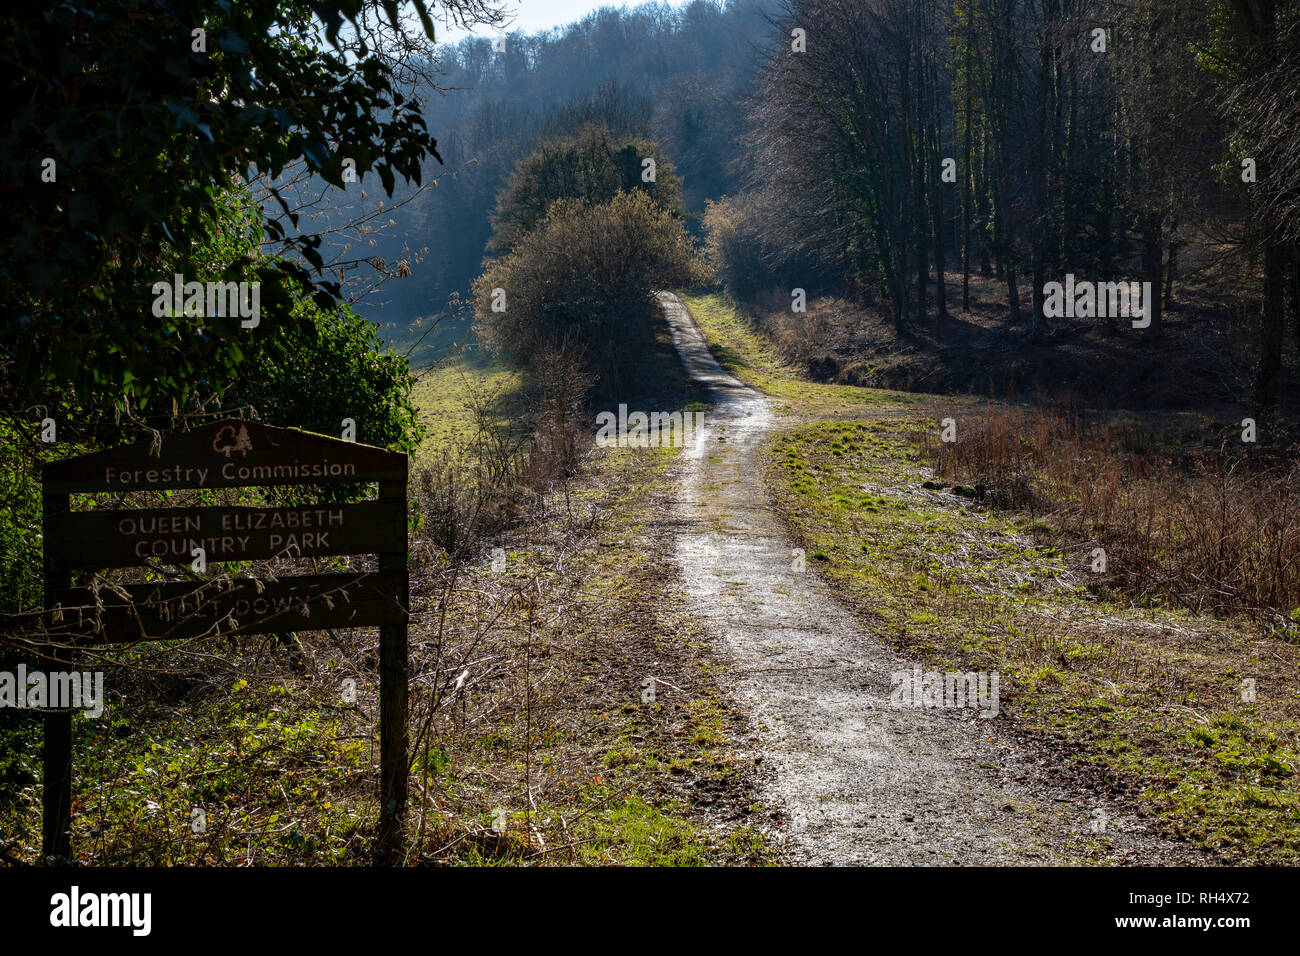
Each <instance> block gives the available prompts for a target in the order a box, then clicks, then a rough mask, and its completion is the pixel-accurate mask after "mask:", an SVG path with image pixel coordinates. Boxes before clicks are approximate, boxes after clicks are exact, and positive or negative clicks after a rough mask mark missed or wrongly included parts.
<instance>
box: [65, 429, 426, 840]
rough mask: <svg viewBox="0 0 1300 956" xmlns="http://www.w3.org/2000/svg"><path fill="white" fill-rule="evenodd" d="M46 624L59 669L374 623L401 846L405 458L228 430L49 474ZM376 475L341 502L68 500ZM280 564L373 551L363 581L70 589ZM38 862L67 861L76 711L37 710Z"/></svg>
mask: <svg viewBox="0 0 1300 956" xmlns="http://www.w3.org/2000/svg"><path fill="white" fill-rule="evenodd" d="M42 482H43V505H44V508H43V521H42V527H43V533H44V550H45V608H46V627H47V628H48V629H49V631H50V632H51V634H52V635H54V636H55V638H56V641H55V644H54V648H55V649H54V651H53V653H52V654H51V656H52V657H54V658H55V659H56V660H66V659H67V658H68V655H69V653H70V651H71V649H72V648H73V647H75V646H77V645H84V644H109V643H131V642H135V641H149V640H178V639H183V638H193V637H201V636H210V635H226V636H230V635H238V634H265V633H276V632H282V631H314V630H322V629H325V628H336V627H366V626H373V625H378V626H379V728H380V749H379V754H380V757H379V763H380V767H379V794H380V797H379V799H380V827H379V839H378V845H377V847H376V851H377V857H378V858H379V859H380V860H381V861H383V862H394V861H395V860H396V859H397V858H398V857H399V856H400V854H401V852H402V850H403V849H404V820H405V814H406V799H407V767H408V765H407V757H406V751H407V654H408V651H407V616H408V613H409V611H410V601H409V592H408V569H407V534H406V530H407V514H406V483H407V457H406V455H403V454H398V453H394V452H389V451H384V450H383V449H381V448H374V447H371V446H369V445H358V444H356V443H354V442H347V441H342V440H341V439H337V438H330V437H327V436H325V435H316V434H312V433H310V432H302V431H296V430H293V429H286V428H273V427H271V426H268V425H262V424H260V423H257V422H242V421H224V422H218V423H216V424H214V425H208V426H205V427H203V428H199V429H195V430H194V431H189V432H182V433H179V434H175V435H171V436H167V437H165V438H164V439H163V441H162V442H161V444H155V443H151V442H148V441H145V442H141V443H139V444H135V445H129V446H126V447H124V448H118V449H112V450H110V451H104V452H97V453H95V454H92V455H83V456H81V457H80V458H71V459H68V460H66V461H60V462H55V463H53V464H50V465H46V466H45V468H44V470H43V475H42ZM372 482H377V483H378V485H379V498H378V500H375V501H363V502H358V503H351V504H343V505H329V504H320V505H304V506H296V507H267V508H261V507H213V508H159V509H150V510H122V511H98V510H96V511H80V512H78V511H73V510H72V509H71V495H73V494H75V493H95V492H97V493H122V492H128V491H155V490H165V489H196V488H243V487H258V486H270V485H325V484H340V483H349V484H365V483H372ZM196 553H201V554H202V556H203V558H204V560H205V562H214V561H215V562H221V561H253V560H265V559H268V558H277V557H292V558H299V557H315V556H323V555H354V554H375V555H377V556H378V568H377V570H376V571H373V572H364V573H362V572H355V573H342V574H311V575H297V576H286V577H279V578H276V579H275V580H261V579H257V578H239V579H235V580H217V579H214V580H194V581H180V582H155V583H149V584H135V585H129V586H127V587H125V588H122V589H121V590H122V591H124V592H125V595H126V596H125V597H123V596H122V595H120V594H118V593H116V592H115V591H110V590H108V589H107V588H104V589H99V590H98V591H96V590H92V589H91V588H89V587H85V586H81V587H73V586H72V574H73V572H77V571H81V572H86V571H97V570H103V569H105V568H123V567H133V566H143V565H146V564H148V563H151V562H152V563H157V564H162V565H174V566H183V567H186V568H188V567H190V566H191V563H192V562H193V560H194V557H195V555H196ZM43 774H44V784H45V786H44V791H45V792H44V820H43V822H42V853H43V854H44V855H45V856H53V857H56V858H58V859H61V860H70V859H71V857H72V851H71V838H70V831H71V822H72V818H71V809H72V713H71V711H54V712H51V713H49V714H47V715H46V717H45V748H44V754H43Z"/></svg>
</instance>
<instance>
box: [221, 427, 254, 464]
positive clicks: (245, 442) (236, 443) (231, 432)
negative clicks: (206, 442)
mask: <svg viewBox="0 0 1300 956" xmlns="http://www.w3.org/2000/svg"><path fill="white" fill-rule="evenodd" d="M227 436H228V437H227ZM252 447H253V442H252V439H250V438H249V437H248V428H247V427H246V426H244V425H240V426H239V432H238V433H236V432H235V426H234V425H227V426H225V427H224V428H222V429H221V430H220V431H219V432H217V436H216V437H215V438H213V439H212V450H213V451H215V452H222V453H224V454H225V456H226V457H227V458H229V457H230V453H231V452H232V451H237V452H240V453H242V454H243V456H244V457H245V458H247V457H248V452H249V449H251V448H252Z"/></svg>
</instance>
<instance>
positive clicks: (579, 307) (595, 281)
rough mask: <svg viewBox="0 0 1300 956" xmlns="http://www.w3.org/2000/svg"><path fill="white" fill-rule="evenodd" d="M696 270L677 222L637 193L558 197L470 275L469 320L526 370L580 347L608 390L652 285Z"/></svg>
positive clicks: (674, 281) (626, 362)
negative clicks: (598, 200) (505, 250)
mask: <svg viewBox="0 0 1300 956" xmlns="http://www.w3.org/2000/svg"><path fill="white" fill-rule="evenodd" d="M703 279H704V273H703V270H702V268H701V266H700V264H699V262H698V260H697V259H696V256H695V252H694V249H693V248H692V246H691V243H690V240H689V239H688V238H687V236H686V232H685V230H684V229H683V227H682V224H681V222H680V221H679V220H677V219H676V218H675V217H674V216H673V215H672V214H671V213H670V212H668V211H667V210H665V209H663V208H662V207H660V206H657V205H656V204H655V203H654V202H653V201H652V200H651V199H650V198H649V197H648V196H646V195H645V194H644V193H642V192H639V191H638V192H632V193H626V192H623V193H618V194H617V195H616V196H615V197H614V198H613V199H612V200H611V201H610V202H608V203H602V204H591V203H587V202H584V201H581V200H577V201H575V200H561V201H559V202H556V203H554V204H553V205H552V206H551V211H550V213H549V214H548V215H547V217H546V219H545V220H544V221H543V222H542V223H541V225H539V226H538V228H537V229H536V230H534V231H533V232H531V233H529V234H528V235H527V236H525V237H524V238H523V239H521V240H520V242H519V243H518V245H517V246H516V247H515V249H514V250H513V251H512V252H510V253H509V254H508V255H506V256H503V257H501V258H499V259H496V260H492V261H490V262H489V263H488V265H487V268H486V270H485V271H484V273H483V275H482V276H480V277H479V279H478V280H477V281H476V282H475V283H474V311H475V318H476V325H475V329H476V331H477V333H478V335H479V336H480V340H481V341H483V342H484V343H486V344H487V345H488V346H489V347H490V348H492V349H493V350H494V351H495V352H497V353H498V354H500V355H504V356H506V357H508V358H509V359H510V360H511V361H512V362H514V363H515V364H516V365H518V366H521V367H524V368H529V369H532V370H534V371H536V370H537V369H539V368H541V367H543V366H544V365H545V363H546V362H547V361H548V360H549V357H550V356H552V355H554V354H556V353H557V352H558V351H559V350H560V349H561V348H563V347H566V344H567V345H576V346H580V347H581V349H582V350H583V352H584V353H585V356H586V362H587V367H588V368H589V369H590V371H591V372H592V373H594V374H595V375H596V376H597V377H598V380H599V383H600V386H601V387H603V388H607V389H616V388H618V387H619V386H620V385H621V384H622V383H623V382H625V381H626V380H627V379H628V378H629V377H630V375H631V374H632V372H633V370H634V369H635V367H636V361H637V357H638V354H639V352H640V351H641V350H642V349H643V348H644V347H645V346H646V345H647V344H648V340H649V329H650V326H649V320H650V318H651V317H652V316H653V315H654V314H655V312H654V302H653V293H654V291H655V290H657V289H664V288H670V287H673V286H680V285H692V284H695V283H698V282H700V281H703ZM496 290H500V292H497V291H496ZM501 296H504V302H502V301H501V299H500V297H501ZM494 303H495V304H497V305H498V307H500V306H502V305H503V306H504V308H503V309H502V311H494V310H493V305H494Z"/></svg>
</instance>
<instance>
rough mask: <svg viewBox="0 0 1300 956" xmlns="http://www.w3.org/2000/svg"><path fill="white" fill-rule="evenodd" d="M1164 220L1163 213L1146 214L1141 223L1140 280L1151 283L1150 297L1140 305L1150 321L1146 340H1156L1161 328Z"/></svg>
mask: <svg viewBox="0 0 1300 956" xmlns="http://www.w3.org/2000/svg"><path fill="white" fill-rule="evenodd" d="M1164 218H1165V217H1164V214H1163V213H1155V212H1153V213H1147V214H1146V216H1144V217H1143V221H1142V279H1143V281H1145V282H1150V283H1151V295H1150V297H1149V299H1144V301H1143V303H1142V304H1143V305H1144V306H1145V307H1146V310H1147V317H1148V318H1149V319H1150V320H1151V324H1150V325H1148V326H1147V328H1146V335H1147V337H1148V338H1158V337H1159V336H1160V331H1161V327H1162V318H1161V298H1160V294H1161V292H1163V291H1164V282H1163V281H1162V278H1163V277H1162V272H1163V269H1162V266H1163V259H1164ZM1144 291H1145V290H1144Z"/></svg>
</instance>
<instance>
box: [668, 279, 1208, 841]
mask: <svg viewBox="0 0 1300 956" xmlns="http://www.w3.org/2000/svg"><path fill="white" fill-rule="evenodd" d="M661 303H662V305H663V308H664V312H665V314H666V316H667V319H668V323H669V327H670V329H671V331H672V335H673V341H674V344H675V345H676V347H677V349H678V352H679V354H680V355H681V357H682V361H683V363H684V365H685V366H686V369H687V371H688V373H689V374H690V375H691V376H692V377H693V378H695V379H696V380H697V381H699V382H700V383H701V384H702V385H703V386H705V387H706V388H707V390H708V392H709V394H710V396H711V406H710V408H709V410H708V412H707V414H706V427H705V430H704V432H703V434H702V435H701V436H700V437H699V438H698V439H697V441H696V442H695V443H694V446H693V447H692V448H689V449H687V450H686V451H685V454H684V462H683V475H682V501H681V512H682V517H683V519H684V521H683V527H682V530H681V532H680V534H679V536H678V539H677V565H678V568H679V570H680V573H681V575H682V578H683V580H684V582H685V587H686V591H687V593H688V595H689V600H690V604H691V611H692V612H693V613H694V614H695V615H697V616H698V617H699V618H700V619H702V620H703V621H705V622H706V625H707V626H708V627H709V629H710V630H711V632H712V633H713V635H714V637H715V639H717V640H718V641H719V644H720V646H721V647H723V648H725V649H727V650H728V651H729V652H730V654H731V655H732V657H733V659H734V662H735V666H734V668H733V670H732V688H731V689H732V691H733V693H735V694H736V695H737V697H738V698H739V699H740V701H741V703H742V705H743V706H745V707H746V708H747V709H748V710H749V711H750V713H751V714H752V716H753V726H754V731H755V733H754V736H753V737H752V738H751V740H750V741H749V742H748V746H749V747H750V748H752V749H751V751H750V752H749V754H748V756H751V757H753V758H755V759H761V761H762V763H763V766H764V767H765V768H766V769H767V773H766V774H765V778H766V783H765V784H764V787H765V791H764V793H763V798H764V799H765V801H766V802H767V804H768V805H769V806H772V807H775V808H781V809H783V810H784V812H785V816H786V819H787V820H788V821H789V843H788V849H789V855H790V857H791V858H792V859H793V860H795V861H801V862H808V863H827V864H882V865H916V864H921V865H924V864H945V863H961V864H1025V863H1041V864H1060V863H1070V862H1078V861H1087V860H1095V861H1097V862H1103V861H1110V862H1124V863H1166V864H1168V863H1171V862H1178V861H1180V860H1182V859H1185V858H1186V857H1187V852H1186V850H1184V848H1182V847H1181V846H1172V845H1169V844H1167V843H1165V842H1164V841H1162V840H1160V839H1159V838H1157V837H1155V836H1153V835H1152V834H1151V833H1149V832H1148V831H1147V829H1146V828H1145V826H1144V824H1143V821H1141V820H1139V819H1137V818H1136V817H1133V816H1131V815H1126V813H1125V812H1124V811H1123V810H1121V809H1119V808H1117V807H1115V806H1111V805H1109V804H1107V803H1106V802H1105V801H1103V800H1100V799H1099V798H1098V797H1096V796H1095V795H1092V794H1086V793H1079V792H1069V791H1067V790H1065V789H1063V788H1061V787H1060V786H1058V785H1057V784H1055V783H1054V782H1053V781H1051V780H1048V779H1044V772H1043V771H1042V770H1041V769H1040V767H1039V765H1038V764H1036V763H1035V762H1034V760H1033V758H1032V756H1030V755H1026V754H1025V753H1023V752H1022V751H1021V749H1020V748H1019V747H1017V746H1014V745H1013V744H1012V742H1011V738H1010V735H1009V734H1008V733H1006V732H1005V727H1004V726H999V719H998V718H996V717H994V718H992V719H984V718H981V717H979V716H977V714H976V712H975V711H972V710H969V709H965V710H961V709H947V710H945V709H933V708H925V709H922V708H912V707H894V706H891V704H890V688H891V677H890V675H891V674H892V673H893V672H895V671H907V670H909V669H910V668H911V666H912V664H913V663H914V662H912V661H906V660H903V659H900V658H898V657H896V656H895V654H894V653H893V652H892V650H891V649H890V648H888V647H887V646H885V645H884V644H882V643H881V642H879V641H877V640H874V639H873V638H872V637H871V635H870V634H868V633H866V632H865V631H864V629H863V628H862V626H861V624H860V623H859V622H858V620H857V619H856V618H855V617H854V616H853V615H852V613H851V612H850V611H849V610H847V609H846V608H845V607H844V606H843V605H842V604H841V603H840V602H839V601H838V600H837V599H836V598H835V596H834V595H833V594H831V593H830V590H829V588H828V587H827V586H826V584H825V583H824V582H823V581H822V580H821V579H819V578H818V577H817V576H816V575H815V574H814V573H813V572H812V571H811V570H808V571H805V572H798V571H796V570H794V568H793V561H792V554H791V548H792V543H791V541H790V539H789V537H788V536H787V534H786V533H785V530H784V528H783V527H782V526H781V523H780V520H779V518H778V517H777V515H776V514H775V513H774V512H773V510H772V508H771V507H770V504H769V500H768V496H767V494H766V492H765V490H764V487H763V480H762V458H761V449H762V445H763V443H764V440H765V438H766V437H767V435H768V433H769V431H770V430H771V429H772V428H773V426H774V425H775V420H774V416H773V413H772V410H771V408H770V406H769V404H768V402H767V401H766V399H764V398H763V396H762V395H760V394H759V393H758V392H756V391H755V390H753V389H751V388H749V387H748V386H746V385H744V384H742V383H741V382H739V381H738V380H737V379H735V378H733V377H732V376H730V375H728V374H727V373H726V372H725V371H723V369H722V368H721V366H719V365H718V363H717V362H716V361H715V360H714V358H713V356H712V355H711V354H710V353H709V350H708V347H707V345H706V344H705V342H704V339H703V336H702V335H701V334H700V331H699V329H698V328H697V327H696V325H695V322H694V320H693V319H692V317H691V315H690V313H689V311H688V310H687V309H686V307H685V305H684V304H683V303H682V302H681V300H680V299H679V298H678V297H677V296H675V295H672V294H669V293H665V294H663V295H662V296H661ZM1101 813H1104V814H1105V817H1104V820H1105V833H1104V835H1105V839H1106V841H1107V843H1108V844H1109V845H1108V846H1107V847H1106V848H1105V849H1104V850H1103V849H1099V848H1098V836H1097V834H1094V833H1093V832H1091V830H1092V827H1093V826H1094V823H1093V821H1094V820H1097V819H1101V817H1100V814H1101Z"/></svg>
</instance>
